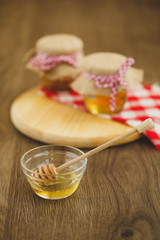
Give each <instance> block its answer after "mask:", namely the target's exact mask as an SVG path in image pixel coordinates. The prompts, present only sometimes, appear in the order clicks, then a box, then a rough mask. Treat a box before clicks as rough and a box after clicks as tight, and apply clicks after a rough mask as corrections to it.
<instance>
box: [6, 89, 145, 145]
mask: <svg viewBox="0 0 160 240" xmlns="http://www.w3.org/2000/svg"><path fill="white" fill-rule="evenodd" d="M10 114H11V120H12V123H13V124H14V126H15V127H16V128H17V129H18V130H19V131H20V132H22V133H23V134H25V135H27V136H29V137H31V138H33V139H36V140H39V141H42V142H44V143H50V144H58V145H70V146H75V147H82V148H83V147H84V148H88V147H95V146H98V145H100V144H102V143H104V142H106V141H108V140H110V139H112V138H114V137H117V136H119V135H121V134H122V133H125V132H126V131H128V130H130V129H132V127H130V126H127V125H125V124H122V123H118V122H115V121H112V120H108V119H103V118H100V117H96V116H93V115H91V114H89V113H86V112H83V111H81V110H78V109H74V108H72V107H70V106H66V105H64V104H61V103H58V102H56V101H54V100H52V99H49V98H47V97H45V96H41V95H39V94H38V87H36V88H33V89H30V90H28V91H26V92H24V93H23V94H22V95H20V96H19V97H18V98H17V99H15V101H14V102H13V104H12V106H11V111H10ZM138 138H140V134H138V133H137V134H135V135H133V136H131V137H128V138H126V139H125V140H123V141H121V142H120V144H122V143H127V142H131V141H134V140H136V139H138Z"/></svg>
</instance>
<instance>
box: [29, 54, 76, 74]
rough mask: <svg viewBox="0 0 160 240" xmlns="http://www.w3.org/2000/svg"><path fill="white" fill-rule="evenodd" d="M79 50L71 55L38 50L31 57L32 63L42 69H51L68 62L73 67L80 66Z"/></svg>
mask: <svg viewBox="0 0 160 240" xmlns="http://www.w3.org/2000/svg"><path fill="white" fill-rule="evenodd" d="M78 57H79V52H76V53H73V54H71V55H59V56H51V55H49V54H47V53H44V52H40V51H39V52H38V53H37V55H36V56H35V57H33V58H31V59H30V64H31V65H32V66H33V67H37V68H38V69H39V70H41V71H49V70H51V69H53V68H55V67H56V66H57V65H59V64H60V63H68V64H70V65H72V66H73V67H75V68H77V67H78Z"/></svg>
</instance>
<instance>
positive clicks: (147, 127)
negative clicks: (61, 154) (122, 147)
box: [56, 118, 154, 172]
mask: <svg viewBox="0 0 160 240" xmlns="http://www.w3.org/2000/svg"><path fill="white" fill-rule="evenodd" d="M152 128H154V123H153V121H152V119H151V118H147V119H146V120H145V121H144V122H142V123H140V124H138V125H137V126H136V128H133V129H132V130H130V131H128V132H126V133H124V134H122V135H120V136H118V137H116V138H114V139H112V140H110V141H108V142H106V143H104V144H102V145H100V146H98V147H96V148H94V149H92V150H91V151H89V152H87V153H85V154H83V155H81V156H78V157H76V158H75V159H72V160H71V161H69V162H67V163H64V164H62V165H61V166H59V167H57V168H56V170H57V172H60V171H61V170H63V169H64V168H66V167H68V166H70V165H72V164H74V163H76V162H78V161H80V160H82V159H84V158H86V157H90V156H92V155H93V154H95V153H98V152H100V151H101V150H103V149H105V148H107V147H110V146H112V145H113V144H115V143H117V142H119V141H121V140H122V139H124V138H126V137H128V136H130V135H132V134H134V133H136V132H137V131H138V132H139V133H142V132H144V131H147V130H150V129H152Z"/></svg>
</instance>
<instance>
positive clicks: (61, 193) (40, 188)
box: [28, 174, 81, 199]
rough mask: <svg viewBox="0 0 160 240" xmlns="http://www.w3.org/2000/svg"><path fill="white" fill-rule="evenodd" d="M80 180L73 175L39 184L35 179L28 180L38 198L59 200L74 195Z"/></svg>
mask: <svg viewBox="0 0 160 240" xmlns="http://www.w3.org/2000/svg"><path fill="white" fill-rule="evenodd" d="M80 180H81V178H80V177H76V176H75V174H70V176H68V175H67V178H65V176H61V175H60V176H59V177H58V179H55V180H52V181H45V182H44V183H43V182H40V181H39V180H35V179H28V181H29V183H30V185H31V188H32V189H33V191H34V192H35V193H36V194H37V195H38V196H40V197H43V198H47V199H61V198H66V197H68V196H70V195H71V194H72V193H74V192H75V191H76V189H77V187H78V185H79V183H80Z"/></svg>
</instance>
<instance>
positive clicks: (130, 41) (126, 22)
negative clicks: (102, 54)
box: [0, 0, 160, 240]
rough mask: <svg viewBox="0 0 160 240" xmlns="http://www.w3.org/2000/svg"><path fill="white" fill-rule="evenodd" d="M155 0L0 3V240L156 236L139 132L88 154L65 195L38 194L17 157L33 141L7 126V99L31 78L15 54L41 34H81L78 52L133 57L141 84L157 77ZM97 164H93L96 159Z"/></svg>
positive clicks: (150, 154) (159, 156) (158, 191)
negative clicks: (58, 198) (78, 176)
mask: <svg viewBox="0 0 160 240" xmlns="http://www.w3.org/2000/svg"><path fill="white" fill-rule="evenodd" d="M159 21H160V3H159V1H158V0H157V1H156V0H139V1H137V0H136V1H133V0H131V1H128V0H122V1H118V0H112V1H111V0H110V1H98V0H95V1H83V0H82V1H78V0H77V1H65V0H63V1H49V0H48V1H41V0H39V1H31V0H28V1H16V0H15V1H9V0H5V1H1V2H0V26H1V39H0V44H1V45H0V46H1V51H0V56H1V67H0V74H1V75H0V76H1V78H0V81H1V87H0V108H1V109H0V149H1V151H0V161H1V167H0V182H1V188H0V213H1V214H0V239H4V240H10V239H12V240H20V239H27V240H29V239H40V240H43V239H44V240H47V239H54V240H56V239H58V240H63V239H66V240H70V239H73V240H83V239H84V240H87V239H89V240H99V239H100V240H119V239H133V240H137V239H138V240H139V239H146V240H152V239H153V240H157V239H160V153H159V152H156V151H155V149H154V147H153V146H152V144H151V143H150V142H149V140H147V139H146V138H143V139H140V140H138V141H136V142H133V143H130V144H127V145H123V146H116V147H113V148H109V149H107V150H104V151H102V152H100V153H99V154H97V155H95V156H93V157H92V158H91V159H90V161H89V162H88V167H87V170H86V173H85V175H84V177H83V179H82V182H81V184H80V186H79V188H78V189H77V191H76V192H75V193H74V195H73V196H71V197H70V198H67V199H65V200H61V201H48V200H43V199H41V198H39V197H38V196H36V195H35V194H34V193H33V191H32V190H31V189H30V187H29V185H28V183H27V182H26V179H25V178H24V175H23V173H22V171H21V166H20V158H21V156H22V154H23V153H25V152H26V151H27V150H29V149H31V148H33V147H36V146H39V145H41V143H39V142H36V141H34V140H31V139H29V138H27V137H25V136H24V135H22V134H20V133H19V132H18V131H16V130H15V128H14V127H13V126H12V124H11V121H10V117H9V110H10V105H11V103H12V102H13V100H14V99H15V98H16V97H17V96H19V95H20V94H21V93H22V92H24V91H25V90H27V89H30V88H32V87H33V86H35V85H37V84H38V79H37V77H36V75H34V74H33V73H30V72H27V71H25V70H24V66H23V64H22V58H23V55H24V53H25V52H26V51H27V50H28V49H30V48H31V47H33V45H34V43H35V41H36V40H37V39H38V38H39V37H41V36H43V35H45V34H48V33H57V32H68V33H73V34H76V35H78V36H80V37H81V38H82V39H84V41H85V53H86V54H88V53H91V52H93V51H115V52H120V53H124V54H126V55H127V56H134V57H135V59H136V64H135V65H136V67H142V68H144V70H145V83H153V82H160V81H159V79H160V68H159V58H160V45H159V39H160V28H159ZM100 163H101V164H100Z"/></svg>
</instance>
